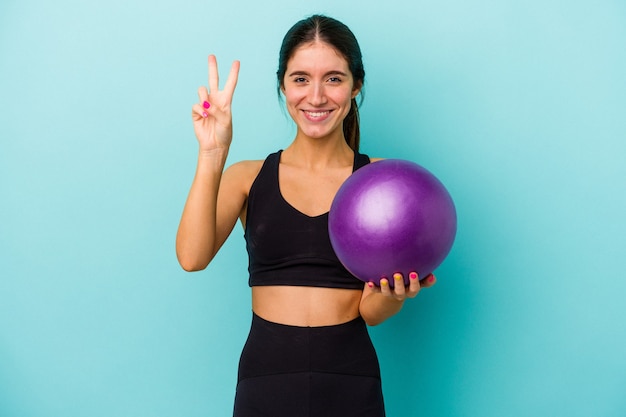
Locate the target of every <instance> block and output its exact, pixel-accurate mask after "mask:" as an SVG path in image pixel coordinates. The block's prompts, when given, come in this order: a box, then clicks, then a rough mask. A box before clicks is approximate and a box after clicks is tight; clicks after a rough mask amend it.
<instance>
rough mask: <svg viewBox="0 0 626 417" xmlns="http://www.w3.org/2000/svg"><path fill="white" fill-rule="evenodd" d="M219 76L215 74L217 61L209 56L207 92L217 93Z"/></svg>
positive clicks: (213, 56) (212, 56)
mask: <svg viewBox="0 0 626 417" xmlns="http://www.w3.org/2000/svg"><path fill="white" fill-rule="evenodd" d="M219 83H220V80H219V75H218V73H217V59H216V58H215V55H209V91H213V92H216V91H219Z"/></svg>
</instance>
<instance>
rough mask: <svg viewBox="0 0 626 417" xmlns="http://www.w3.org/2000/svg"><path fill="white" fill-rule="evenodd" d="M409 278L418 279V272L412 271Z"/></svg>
mask: <svg viewBox="0 0 626 417" xmlns="http://www.w3.org/2000/svg"><path fill="white" fill-rule="evenodd" d="M409 278H411V279H417V274H416V273H415V272H411V273H410V274H409Z"/></svg>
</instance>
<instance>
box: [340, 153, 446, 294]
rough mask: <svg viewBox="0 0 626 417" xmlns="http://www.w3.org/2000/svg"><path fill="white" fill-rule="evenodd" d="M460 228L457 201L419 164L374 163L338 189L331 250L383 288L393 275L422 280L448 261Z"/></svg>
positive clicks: (351, 268)
mask: <svg viewBox="0 0 626 417" xmlns="http://www.w3.org/2000/svg"><path fill="white" fill-rule="evenodd" d="M456 230H457V217H456V209H455V207H454V202H453V201H452V198H451V196H450V194H449V193H448V191H447V190H446V188H445V187H444V185H443V184H442V183H441V182H440V181H439V180H438V179H437V178H436V177H435V176H434V175H433V174H432V173H430V172H429V171H428V170H426V169H425V168H423V167H421V166H420V165H418V164H416V163H414V162H411V161H407V160H402V159H385V160H381V161H377V162H372V163H370V164H368V165H365V166H364V167H362V168H360V169H358V170H357V171H355V172H354V173H353V174H352V175H351V176H350V177H348V179H347V180H346V181H345V182H344V183H343V184H342V186H341V187H340V188H339V190H338V192H337V194H336V195H335V198H334V199H333V202H332V205H331V208H330V212H329V215H328V232H329V236H330V241H331V244H332V247H333V249H334V251H335V253H336V255H337V257H338V258H339V261H340V262H341V263H342V264H343V266H344V267H345V268H346V269H347V270H348V271H349V272H350V273H351V274H352V275H354V276H356V277H357V278H358V279H360V280H362V281H365V282H370V281H371V282H374V283H375V284H376V285H380V280H381V278H383V277H387V278H388V280H389V284H390V285H391V286H393V282H394V280H393V279H391V277H392V276H393V274H394V273H396V272H399V273H401V274H402V275H403V276H404V280H405V284H407V285H408V282H409V281H408V280H409V278H408V276H409V273H410V272H413V271H415V272H417V274H418V276H419V277H420V278H425V277H426V276H427V275H428V274H430V273H432V272H433V271H434V270H435V268H437V267H438V266H439V265H440V264H441V263H442V262H443V260H444V259H445V258H446V256H447V255H448V253H449V252H450V249H451V248H452V244H453V242H454V238H455V235H456Z"/></svg>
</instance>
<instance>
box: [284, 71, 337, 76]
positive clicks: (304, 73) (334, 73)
mask: <svg viewBox="0 0 626 417" xmlns="http://www.w3.org/2000/svg"><path fill="white" fill-rule="evenodd" d="M295 75H308V76H310V75H311V74H310V73H308V72H306V71H293V72H291V73H289V77H293V76H295ZM329 75H342V76H344V77H345V76H347V75H348V74H346V73H345V72H343V71H339V70H332V71H328V72H327V73H325V74H324V77H328V76H329Z"/></svg>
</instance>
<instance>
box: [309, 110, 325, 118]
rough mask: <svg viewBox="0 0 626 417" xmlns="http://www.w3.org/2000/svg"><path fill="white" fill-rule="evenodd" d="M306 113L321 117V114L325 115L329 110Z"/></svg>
mask: <svg viewBox="0 0 626 417" xmlns="http://www.w3.org/2000/svg"><path fill="white" fill-rule="evenodd" d="M307 113H308V114H309V116H311V117H322V116H325V115H327V114H328V113H329V112H328V111H318V112H312V111H308V112H307Z"/></svg>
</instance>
